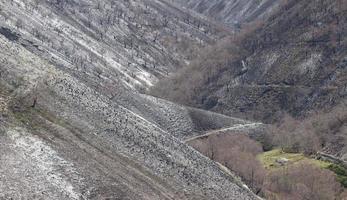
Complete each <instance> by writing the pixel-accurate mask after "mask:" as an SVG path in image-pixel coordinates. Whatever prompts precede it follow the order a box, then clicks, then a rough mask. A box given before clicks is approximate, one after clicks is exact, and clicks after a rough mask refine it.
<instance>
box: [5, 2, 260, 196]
mask: <svg viewBox="0 0 347 200" xmlns="http://www.w3.org/2000/svg"><path fill="white" fill-rule="evenodd" d="M0 18H1V20H0V111H1V112H0V162H1V163H2V164H1V165H0V177H1V184H0V199H1V198H5V199H59V200H61V199H109V198H110V199H134V200H138V199H148V200H155V199H158V200H159V199H160V200H162V199H256V198H257V197H256V196H255V195H254V194H252V193H251V192H250V191H249V190H248V189H246V188H244V187H243V184H242V183H241V182H240V181H239V179H238V178H237V177H236V176H234V175H233V174H231V173H230V172H226V171H225V170H224V169H223V168H221V167H220V166H219V165H217V164H216V163H214V162H213V161H211V160H210V159H208V158H207V157H205V156H203V155H201V154H200V153H198V152H197V151H195V150H194V149H192V148H191V147H189V146H188V145H186V144H185V143H184V141H183V140H185V139H187V138H189V137H192V136H196V135H199V134H203V131H205V130H210V129H215V128H223V127H225V126H234V125H238V124H239V125H240V124H248V123H251V122H248V121H244V120H240V119H235V118H230V117H227V116H223V115H218V114H213V113H210V112H206V111H201V110H195V109H189V108H186V107H184V106H180V105H177V104H174V103H171V102H168V101H166V100H161V99H157V98H154V97H150V96H147V95H145V94H141V93H139V91H142V90H144V89H146V88H148V87H149V86H151V85H152V84H154V83H155V82H156V81H157V79H158V78H161V77H163V76H167V75H168V74H169V73H170V72H172V71H174V70H176V69H177V66H180V65H178V63H180V62H189V60H190V59H191V58H192V57H193V56H194V54H192V52H194V48H197V47H201V46H204V45H206V44H208V43H209V42H213V40H215V39H216V38H219V37H221V36H222V35H223V34H224V33H223V31H221V30H218V28H217V27H215V26H214V25H212V24H209V23H208V22H207V21H205V20H202V19H200V18H197V17H195V16H191V15H189V14H188V13H186V12H185V11H182V10H181V9H178V8H177V7H175V6H172V5H171V4H169V3H167V2H165V1H159V0H154V1H153V0H151V1H135V0H130V1H128V0H126V1H125V0H124V1H111V0H110V1H96V0H95V1H94V0H82V1H81V0H78V1H55V0H47V1H36V0H13V1H7V0H1V1H0ZM197 113H199V114H198V115H197ZM201 120H205V121H208V122H209V124H210V125H204V126H203V127H202V126H201V125H200V124H199V122H201Z"/></svg>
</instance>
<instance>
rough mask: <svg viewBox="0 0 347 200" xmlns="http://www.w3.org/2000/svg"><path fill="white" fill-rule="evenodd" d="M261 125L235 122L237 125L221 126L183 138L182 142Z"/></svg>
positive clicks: (260, 124)
mask: <svg viewBox="0 0 347 200" xmlns="http://www.w3.org/2000/svg"><path fill="white" fill-rule="evenodd" d="M262 125H264V124H263V123H249V124H237V125H235V126H232V127H227V128H222V129H217V130H213V131H209V132H207V133H205V134H203V135H198V136H195V137H192V138H189V139H187V140H185V141H184V142H185V143H187V142H190V141H192V140H196V139H199V138H204V137H208V136H211V135H219V134H222V133H225V132H228V131H235V130H245V129H252V128H257V127H259V126H262Z"/></svg>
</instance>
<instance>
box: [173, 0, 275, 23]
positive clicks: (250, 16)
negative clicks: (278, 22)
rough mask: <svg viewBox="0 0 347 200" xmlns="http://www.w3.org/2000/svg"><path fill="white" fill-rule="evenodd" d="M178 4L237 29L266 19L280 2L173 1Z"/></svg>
mask: <svg viewBox="0 0 347 200" xmlns="http://www.w3.org/2000/svg"><path fill="white" fill-rule="evenodd" d="M175 1H176V2H177V3H178V4H180V5H182V6H184V7H186V8H189V9H192V10H194V11H196V12H198V13H201V14H203V15H205V16H207V17H209V18H212V19H214V20H216V21H220V22H223V23H225V24H227V25H229V26H232V27H236V28H239V27H240V25H241V24H243V23H248V22H252V21H255V20H262V19H266V18H267V17H268V16H269V15H270V13H271V12H273V10H275V9H277V8H278V7H279V5H280V4H281V2H282V1H281V0H234V1H230V0H188V1H185V0H175Z"/></svg>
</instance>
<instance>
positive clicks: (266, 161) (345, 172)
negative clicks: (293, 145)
mask: <svg viewBox="0 0 347 200" xmlns="http://www.w3.org/2000/svg"><path fill="white" fill-rule="evenodd" d="M283 158H285V159H288V163H287V165H291V164H299V163H301V162H304V161H305V162H309V163H312V164H314V165H316V166H318V167H320V168H323V169H329V170H330V171H332V172H334V173H335V174H336V176H337V180H338V182H340V183H341V185H342V186H343V187H345V188H347V169H346V168H344V167H343V166H340V165H337V164H333V163H330V162H326V161H321V160H316V159H314V158H309V157H307V156H305V155H304V154H302V153H285V152H283V151H282V150H280V149H274V150H271V151H267V152H264V153H262V154H259V155H258V159H259V160H260V161H261V162H262V164H263V165H264V167H265V169H266V170H269V171H271V170H275V169H278V168H280V167H282V166H281V165H280V164H279V163H277V162H276V160H279V159H283Z"/></svg>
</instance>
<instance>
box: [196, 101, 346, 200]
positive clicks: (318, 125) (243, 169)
mask: <svg viewBox="0 0 347 200" xmlns="http://www.w3.org/2000/svg"><path fill="white" fill-rule="evenodd" d="M346 125H347V109H346V106H345V105H339V106H336V107H335V108H334V109H332V110H330V111H329V112H323V111H321V112H317V113H315V114H312V115H311V116H310V117H307V118H306V119H302V120H296V119H294V118H292V117H290V116H289V115H286V116H285V117H284V118H283V119H282V120H281V121H280V122H279V123H278V124H277V125H274V126H273V128H271V130H270V131H268V133H267V134H266V137H264V138H263V140H262V141H261V143H258V142H256V141H254V140H252V139H250V138H249V137H248V136H246V135H245V134H242V133H238V134H235V133H232V134H231V133H230V134H228V133H226V134H220V135H210V136H209V137H207V138H203V139H197V140H193V141H190V142H189V144H190V145H191V146H193V147H194V148H195V149H197V150H198V151H200V152H201V153H202V154H204V155H205V156H207V157H209V158H211V159H213V160H215V161H217V162H219V163H221V164H223V165H225V166H226V167H228V168H229V169H230V170H232V171H234V172H235V173H236V174H237V175H239V176H240V177H241V178H242V180H243V181H244V182H245V183H246V184H247V185H248V186H249V187H250V188H251V189H252V190H253V191H254V192H255V193H257V194H258V195H262V196H264V197H265V198H266V199H280V200H282V199H286V200H288V199H289V200H301V199H302V200H305V199H317V200H318V199H319V200H321V199H322V200H325V199H326V200H330V199H331V200H333V199H344V197H345V196H346V195H345V194H346V192H343V189H342V188H343V187H342V186H345V187H346V185H345V182H346V173H347V172H346V169H344V168H343V167H342V166H339V165H336V164H331V163H328V162H323V161H318V160H314V159H312V158H309V157H313V156H314V155H315V154H316V153H317V152H318V151H324V152H327V151H328V153H333V154H334V155H341V154H345V153H346V149H347V148H346V144H347V142H346V138H345V137H346ZM275 148H280V150H278V151H280V152H282V154H280V155H279V156H280V158H282V157H285V156H284V155H288V156H289V157H291V158H293V159H289V160H290V162H288V163H286V164H284V165H278V166H277V167H268V166H267V164H269V163H264V160H262V159H261V158H260V157H259V156H258V155H260V154H261V153H262V152H263V149H265V150H271V149H275ZM329 150H330V152H329ZM337 150H339V151H337ZM276 151H277V150H276ZM295 159H297V160H295ZM274 162H277V158H276V161H274ZM271 165H272V164H271ZM266 166H267V167H266ZM265 167H266V169H265ZM340 183H341V184H340Z"/></svg>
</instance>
